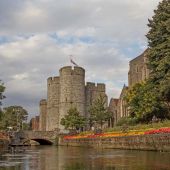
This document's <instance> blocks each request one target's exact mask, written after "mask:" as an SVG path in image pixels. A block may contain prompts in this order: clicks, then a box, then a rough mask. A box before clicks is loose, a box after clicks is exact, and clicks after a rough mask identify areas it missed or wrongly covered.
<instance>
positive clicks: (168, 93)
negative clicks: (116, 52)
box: [146, 0, 170, 112]
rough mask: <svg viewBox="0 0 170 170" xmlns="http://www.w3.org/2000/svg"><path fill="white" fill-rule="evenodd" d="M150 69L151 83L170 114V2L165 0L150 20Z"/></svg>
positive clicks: (148, 35) (148, 36)
mask: <svg viewBox="0 0 170 170" xmlns="http://www.w3.org/2000/svg"><path fill="white" fill-rule="evenodd" d="M148 26H149V28H150V30H149V32H148V34H147V35H146V36H147V38H148V45H149V50H148V67H149V68H150V70H151V73H150V78H149V83H151V84H153V85H154V89H155V94H156V93H158V94H159V98H160V100H162V101H164V102H165V104H166V108H167V109H168V110H169V112H170V104H169V103H170V1H169V0H163V1H162V2H160V3H159V5H158V8H157V9H156V10H154V16H153V17H152V19H150V20H149V24H148Z"/></svg>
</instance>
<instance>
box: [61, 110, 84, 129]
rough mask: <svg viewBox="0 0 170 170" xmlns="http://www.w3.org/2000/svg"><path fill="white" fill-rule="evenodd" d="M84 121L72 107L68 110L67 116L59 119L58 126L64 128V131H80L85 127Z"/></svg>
mask: <svg viewBox="0 0 170 170" xmlns="http://www.w3.org/2000/svg"><path fill="white" fill-rule="evenodd" d="M85 123H86V119H85V117H83V116H81V115H80V113H79V111H78V110H77V108H75V107H73V108H70V109H69V110H68V114H67V115H65V116H64V118H62V119H61V122H60V124H61V125H63V126H64V127H65V129H72V130H73V129H80V128H83V127H84V126H85Z"/></svg>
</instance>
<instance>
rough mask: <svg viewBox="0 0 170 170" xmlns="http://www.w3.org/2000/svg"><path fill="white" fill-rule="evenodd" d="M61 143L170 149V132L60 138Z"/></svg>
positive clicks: (136, 148)
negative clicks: (89, 137)
mask: <svg viewBox="0 0 170 170" xmlns="http://www.w3.org/2000/svg"><path fill="white" fill-rule="evenodd" d="M59 145H64V146H82V147H100V148H113V149H132V150H153V151H170V134H161V135H160V134H154V135H140V136H124V137H112V138H103V139H102V138H98V139H97V138H95V139H71V140H64V139H63V138H62V137H60V139H59Z"/></svg>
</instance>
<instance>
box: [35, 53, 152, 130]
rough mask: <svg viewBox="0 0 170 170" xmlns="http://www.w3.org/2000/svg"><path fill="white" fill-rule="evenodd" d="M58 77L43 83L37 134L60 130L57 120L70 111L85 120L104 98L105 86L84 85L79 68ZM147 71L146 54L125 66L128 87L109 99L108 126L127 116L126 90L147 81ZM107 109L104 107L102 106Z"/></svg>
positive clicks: (82, 75) (83, 71)
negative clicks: (91, 107)
mask: <svg viewBox="0 0 170 170" xmlns="http://www.w3.org/2000/svg"><path fill="white" fill-rule="evenodd" d="M59 72H60V75H59V77H50V78H48V80H47V100H46V99H42V100H41V101H40V116H39V119H38V118H37V116H36V119H35V120H34V119H33V120H34V121H33V123H32V124H33V125H34V126H35V127H36V128H33V129H34V130H37V127H38V126H37V125H36V123H35V122H37V124H39V130H42V131H51V130H54V129H63V127H62V126H61V125H60V120H61V119H62V118H63V117H64V115H65V114H67V111H68V110H69V109H70V107H76V108H77V109H78V110H79V112H80V114H81V115H84V116H87V117H88V116H89V113H88V108H89V106H90V105H91V104H92V103H93V102H94V101H95V100H96V99H97V98H98V97H99V95H102V96H106V99H107V95H106V90H105V84H97V85H95V83H91V82H87V83H86V85H85V70H84V69H83V68H81V67H74V68H72V67H71V66H67V67H63V68H61V69H60V71H59ZM149 72H150V71H149V69H148V68H147V50H145V51H144V52H143V53H142V54H141V55H139V56H138V57H136V58H134V59H133V60H131V61H130V62H129V72H128V86H127V85H124V86H123V89H122V91H121V93H120V96H119V98H111V100H110V103H109V110H110V111H111V112H112V114H113V120H114V121H113V120H112V121H111V124H112V126H114V125H116V123H117V122H118V120H119V119H120V118H122V117H127V116H129V112H128V108H127V103H126V101H125V100H124V96H125V95H126V93H127V91H128V89H129V88H131V87H133V86H134V85H135V84H136V83H140V82H142V81H145V80H146V79H147V78H148V77H149ZM106 107H107V105H106Z"/></svg>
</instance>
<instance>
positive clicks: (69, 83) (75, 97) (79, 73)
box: [59, 66, 85, 129]
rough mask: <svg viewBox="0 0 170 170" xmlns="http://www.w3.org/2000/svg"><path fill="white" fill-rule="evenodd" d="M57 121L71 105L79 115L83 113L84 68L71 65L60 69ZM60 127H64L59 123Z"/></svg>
mask: <svg viewBox="0 0 170 170" xmlns="http://www.w3.org/2000/svg"><path fill="white" fill-rule="evenodd" d="M59 105H60V107H59V113H60V116H59V122H60V121H61V119H62V118H63V117H64V116H65V115H66V114H67V113H68V110H69V109H70V108H71V107H76V108H77V110H78V111H79V112H80V114H81V115H85V70H84V69H83V68H81V67H74V68H72V67H71V66H67V67H63V68H61V69H60V102H59ZM59 128H60V129H64V127H63V126H62V125H60V124H59Z"/></svg>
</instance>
